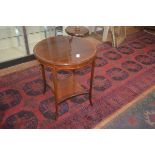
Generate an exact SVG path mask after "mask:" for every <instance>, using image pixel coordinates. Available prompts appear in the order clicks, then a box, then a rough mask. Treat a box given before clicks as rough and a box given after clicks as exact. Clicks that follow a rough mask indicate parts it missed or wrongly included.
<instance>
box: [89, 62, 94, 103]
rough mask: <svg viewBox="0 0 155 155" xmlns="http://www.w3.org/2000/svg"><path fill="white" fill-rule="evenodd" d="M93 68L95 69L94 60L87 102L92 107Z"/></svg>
mask: <svg viewBox="0 0 155 155" xmlns="http://www.w3.org/2000/svg"><path fill="white" fill-rule="evenodd" d="M94 68H95V60H94V61H93V62H92V68H91V77H90V89H89V101H90V105H91V106H93V103H92V89H93V79H94Z"/></svg>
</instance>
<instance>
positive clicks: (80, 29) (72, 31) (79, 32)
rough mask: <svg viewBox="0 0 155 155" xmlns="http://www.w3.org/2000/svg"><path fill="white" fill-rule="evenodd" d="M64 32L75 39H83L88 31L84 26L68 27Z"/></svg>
mask: <svg viewBox="0 0 155 155" xmlns="http://www.w3.org/2000/svg"><path fill="white" fill-rule="evenodd" d="M65 31H66V33H67V34H69V35H71V36H76V37H85V36H87V35H88V34H89V30H88V29H87V28H86V27H84V26H68V27H67V28H66V29H65Z"/></svg>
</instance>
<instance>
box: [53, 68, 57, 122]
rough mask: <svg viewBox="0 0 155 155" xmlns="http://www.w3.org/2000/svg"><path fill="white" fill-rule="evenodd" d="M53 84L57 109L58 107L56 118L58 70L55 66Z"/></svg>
mask: <svg viewBox="0 0 155 155" xmlns="http://www.w3.org/2000/svg"><path fill="white" fill-rule="evenodd" d="M52 73H53V74H52V75H53V85H54V91H53V92H54V97H55V109H56V119H57V118H58V101H57V98H58V94H57V82H58V81H57V70H56V69H55V68H53V72H52Z"/></svg>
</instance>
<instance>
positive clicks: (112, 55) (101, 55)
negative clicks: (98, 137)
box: [0, 32, 155, 129]
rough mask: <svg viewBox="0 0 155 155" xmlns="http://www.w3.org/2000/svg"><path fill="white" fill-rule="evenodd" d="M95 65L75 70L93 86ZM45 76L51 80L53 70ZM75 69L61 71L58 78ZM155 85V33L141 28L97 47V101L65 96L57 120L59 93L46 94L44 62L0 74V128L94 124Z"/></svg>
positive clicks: (84, 81) (77, 126) (83, 126)
mask: <svg viewBox="0 0 155 155" xmlns="http://www.w3.org/2000/svg"><path fill="white" fill-rule="evenodd" d="M90 69H91V68H90V66H87V67H85V68H83V69H80V70H77V71H76V76H77V80H79V81H80V82H81V83H82V85H83V86H84V87H86V88H89V78H90ZM46 70H47V71H46V74H47V75H46V76H47V77H48V78H50V79H51V78H52V76H50V74H49V69H48V68H47V69H46ZM70 74H71V73H70V72H67V71H61V72H60V73H59V78H67V77H68V76H70ZM154 84H155V36H153V35H151V34H148V33H146V32H139V33H136V34H134V35H131V36H130V37H128V38H127V39H126V40H125V41H124V42H123V43H122V44H121V45H120V46H119V47H118V48H112V47H111V44H110V43H104V44H101V45H99V46H98V48H97V61H96V67H95V80H94V86H93V104H94V106H93V107H92V106H90V105H89V100H88V96H87V95H81V96H77V97H74V98H71V99H69V100H66V101H65V102H63V103H62V104H60V106H59V118H58V120H55V106H54V96H53V94H52V91H51V89H50V87H49V86H48V85H47V87H48V89H47V91H46V93H45V94H43V93H42V91H43V80H42V77H41V73H40V66H34V67H31V68H28V69H26V70H23V71H18V72H14V73H12V74H9V75H6V76H2V77H0V128H55V129H58V128H61V129H64V128H94V127H95V126H96V125H97V124H98V123H100V122H101V121H102V120H104V119H105V118H107V117H108V116H110V115H112V114H113V113H114V112H116V111H117V110H119V109H120V108H122V107H123V106H125V105H126V104H128V103H129V102H130V101H132V100H133V99H135V98H136V97H137V96H139V95H140V94H141V93H142V92H144V91H145V90H147V89H148V88H149V87H151V86H152V85H154Z"/></svg>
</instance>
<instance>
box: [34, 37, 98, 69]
mask: <svg viewBox="0 0 155 155" xmlns="http://www.w3.org/2000/svg"><path fill="white" fill-rule="evenodd" d="M34 55H35V56H36V58H37V59H38V60H39V61H40V62H41V63H42V64H44V65H48V66H51V67H54V66H56V67H61V68H66V69H67V68H68V69H69V68H73V69H74V68H80V67H81V66H82V65H85V64H87V63H89V62H90V61H92V60H93V59H94V58H95V56H96V49H95V47H94V46H93V44H91V43H90V42H89V41H87V40H86V39H84V38H79V37H72V36H57V37H51V38H47V39H44V40H42V41H40V42H39V43H37V45H36V46H35V47H34Z"/></svg>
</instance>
